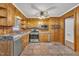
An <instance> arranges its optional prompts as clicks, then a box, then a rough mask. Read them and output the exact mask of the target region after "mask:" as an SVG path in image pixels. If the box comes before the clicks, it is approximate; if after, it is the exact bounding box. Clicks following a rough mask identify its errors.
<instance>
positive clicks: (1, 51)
mask: <svg viewBox="0 0 79 59" xmlns="http://www.w3.org/2000/svg"><path fill="white" fill-rule="evenodd" d="M8 48H9V46H8V41H2V40H1V41H0V55H1V56H7V55H9V51H10V50H8Z"/></svg>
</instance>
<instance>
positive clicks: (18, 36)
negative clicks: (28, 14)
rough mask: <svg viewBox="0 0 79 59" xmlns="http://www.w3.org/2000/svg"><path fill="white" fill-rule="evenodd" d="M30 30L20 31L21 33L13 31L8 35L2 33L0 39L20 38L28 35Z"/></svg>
mask: <svg viewBox="0 0 79 59" xmlns="http://www.w3.org/2000/svg"><path fill="white" fill-rule="evenodd" d="M29 33H30V31H28V32H20V33H15V34H14V33H12V34H7V35H0V40H14V41H16V40H17V39H20V38H21V37H22V36H23V35H28V34H29Z"/></svg>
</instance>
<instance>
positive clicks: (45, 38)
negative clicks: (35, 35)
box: [39, 33, 49, 42]
mask: <svg viewBox="0 0 79 59" xmlns="http://www.w3.org/2000/svg"><path fill="white" fill-rule="evenodd" d="M39 40H40V42H49V37H48V34H46V33H40V34H39Z"/></svg>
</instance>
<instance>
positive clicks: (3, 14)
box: [0, 9, 7, 17]
mask: <svg viewBox="0 0 79 59" xmlns="http://www.w3.org/2000/svg"><path fill="white" fill-rule="evenodd" d="M0 17H7V10H6V9H0Z"/></svg>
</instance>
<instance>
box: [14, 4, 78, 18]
mask: <svg viewBox="0 0 79 59" xmlns="http://www.w3.org/2000/svg"><path fill="white" fill-rule="evenodd" d="M32 4H33V5H34V6H36V7H37V8H38V9H40V10H46V9H47V8H50V7H52V6H53V7H55V8H52V9H51V10H49V11H48V14H49V16H50V17H58V16H61V15H63V14H64V13H66V12H67V11H69V10H71V9H72V8H74V7H75V6H77V5H78V3H15V5H16V7H17V8H19V9H20V10H21V11H22V12H23V13H24V15H25V16H26V17H38V14H37V13H38V12H39V11H37V10H36V9H34V8H32ZM36 14H37V15H36Z"/></svg>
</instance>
